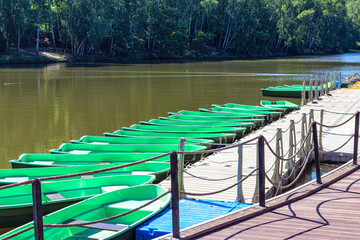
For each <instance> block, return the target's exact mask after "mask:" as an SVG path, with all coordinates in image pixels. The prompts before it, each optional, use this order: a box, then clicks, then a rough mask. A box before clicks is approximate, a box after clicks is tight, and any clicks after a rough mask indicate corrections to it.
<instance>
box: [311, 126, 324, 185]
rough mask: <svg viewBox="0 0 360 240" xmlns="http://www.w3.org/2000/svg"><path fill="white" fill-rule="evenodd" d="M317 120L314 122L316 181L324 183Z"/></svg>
mask: <svg viewBox="0 0 360 240" xmlns="http://www.w3.org/2000/svg"><path fill="white" fill-rule="evenodd" d="M316 125H317V124H316V122H313V123H312V127H311V128H312V135H313V140H314V153H315V154H314V155H315V172H316V183H317V184H322V182H321V172H320V157H319V145H318V138H317V130H316Z"/></svg>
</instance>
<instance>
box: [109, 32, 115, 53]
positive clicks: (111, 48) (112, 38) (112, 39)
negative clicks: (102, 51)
mask: <svg viewBox="0 0 360 240" xmlns="http://www.w3.org/2000/svg"><path fill="white" fill-rule="evenodd" d="M113 46H114V36H112V37H111V44H110V51H109V55H110V56H112V51H113Z"/></svg>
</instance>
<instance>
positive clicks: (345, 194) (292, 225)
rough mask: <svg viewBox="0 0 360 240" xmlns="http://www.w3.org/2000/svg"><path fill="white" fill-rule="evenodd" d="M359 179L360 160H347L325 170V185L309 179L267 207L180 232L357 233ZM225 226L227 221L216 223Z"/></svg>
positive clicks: (238, 235) (263, 235) (250, 235)
mask: <svg viewBox="0 0 360 240" xmlns="http://www.w3.org/2000/svg"><path fill="white" fill-rule="evenodd" d="M358 163H359V159H358ZM344 176H345V177H344ZM339 179H340V180H339ZM359 179H360V169H359V166H351V164H347V165H346V166H344V167H343V168H342V169H340V170H337V171H334V172H333V173H331V174H329V175H327V176H325V177H324V178H323V182H324V185H323V186H319V185H314V183H310V184H307V185H305V186H302V187H299V188H298V189H295V190H293V191H291V192H289V193H287V194H284V195H282V196H279V197H278V198H274V199H273V200H269V201H267V202H266V206H267V208H263V209H260V208H256V207H250V208H248V209H246V210H244V211H239V212H237V213H234V214H232V215H228V216H224V217H222V218H218V219H215V220H213V221H209V222H206V223H203V224H201V225H198V226H195V227H193V228H189V229H188V230H185V231H182V232H181V235H182V236H184V237H185V239H187V237H189V236H191V235H192V236H193V237H195V236H196V235H199V233H204V234H202V235H201V236H198V237H197V238H196V239H264V240H265V239H306V240H307V239H358V238H359V236H360V228H359V224H360V217H359V216H360V208H359V207H358V202H359V200H360V181H359ZM319 189H321V190H320V191H318V190H319ZM297 199H300V200H298V201H295V200H297ZM281 205H283V206H281ZM279 206H280V207H279ZM254 215H255V216H254ZM231 222H233V223H232V224H231ZM229 223H230V224H229ZM226 224H228V225H227V226H225V225H226ZM221 226H225V227H223V228H220V229H218V228H219V227H221ZM193 237H190V238H191V239H193ZM194 239H195V238H194Z"/></svg>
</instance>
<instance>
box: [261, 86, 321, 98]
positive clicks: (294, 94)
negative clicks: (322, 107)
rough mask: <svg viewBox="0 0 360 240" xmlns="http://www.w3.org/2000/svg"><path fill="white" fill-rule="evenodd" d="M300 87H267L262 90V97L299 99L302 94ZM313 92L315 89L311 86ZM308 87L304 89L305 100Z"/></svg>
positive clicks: (319, 88)
mask: <svg viewBox="0 0 360 240" xmlns="http://www.w3.org/2000/svg"><path fill="white" fill-rule="evenodd" d="M302 88H303V87H302V86H301V85H286V86H277V87H268V88H262V89H261V91H262V94H263V96H270V97H288V98H301V92H302ZM312 89H313V92H315V87H314V86H313V88H312ZM318 90H321V87H318ZM309 92H310V87H309V86H306V87H305V94H306V98H308V97H309Z"/></svg>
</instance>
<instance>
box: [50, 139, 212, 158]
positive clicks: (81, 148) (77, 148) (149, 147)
mask: <svg viewBox="0 0 360 240" xmlns="http://www.w3.org/2000/svg"><path fill="white" fill-rule="evenodd" d="M178 149H179V145H176V144H173V145H164V144H158V145H155V144H126V145H123V144H111V145H103V144H71V143H64V144H62V145H61V146H60V147H59V149H52V150H50V153H56V154H58V153H60V154H80V155H81V154H99V153H103V154H112V153H116V154H129V153H130V154H131V153H135V154H142V153H156V154H158V155H161V154H164V153H168V152H171V151H177V150H178ZM206 149H207V148H206V147H205V146H200V145H191V144H185V151H187V152H193V151H202V150H206ZM201 157H202V154H187V155H185V160H199V159H200V158H201ZM124 159H125V158H124ZM124 161H125V160H124Z"/></svg>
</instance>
